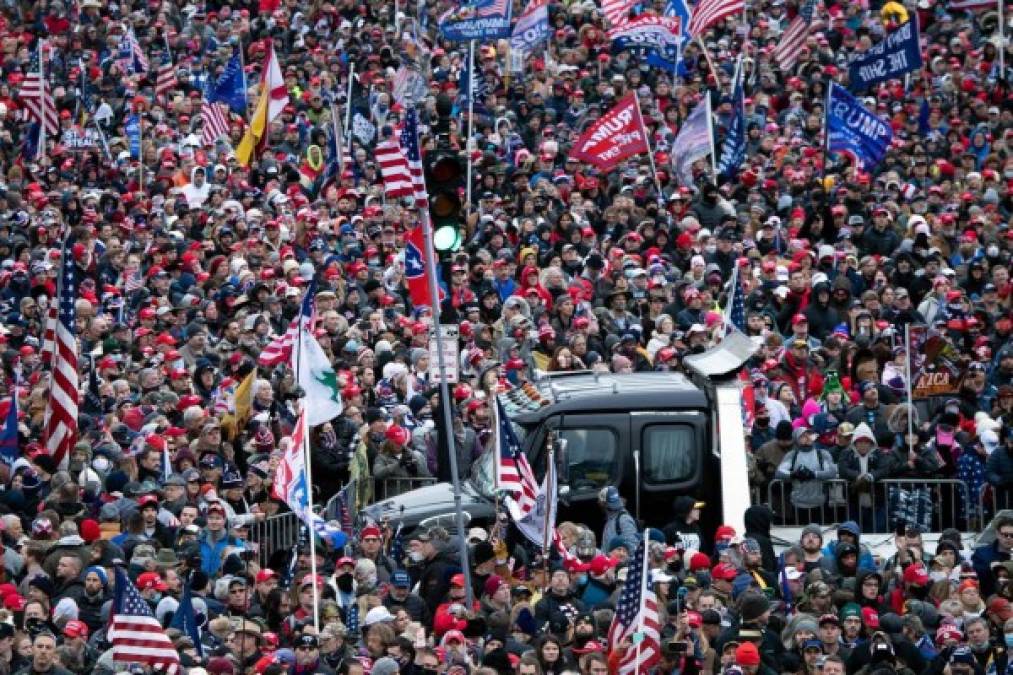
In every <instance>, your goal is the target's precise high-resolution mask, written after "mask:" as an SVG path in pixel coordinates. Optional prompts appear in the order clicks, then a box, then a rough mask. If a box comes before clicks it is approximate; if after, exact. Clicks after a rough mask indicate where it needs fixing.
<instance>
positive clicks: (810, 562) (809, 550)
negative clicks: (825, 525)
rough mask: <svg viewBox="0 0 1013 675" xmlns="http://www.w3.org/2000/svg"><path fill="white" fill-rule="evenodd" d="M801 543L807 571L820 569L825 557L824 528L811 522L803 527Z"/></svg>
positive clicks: (803, 560) (803, 561)
mask: <svg viewBox="0 0 1013 675" xmlns="http://www.w3.org/2000/svg"><path fill="white" fill-rule="evenodd" d="M799 545H800V546H801V547H802V563H803V564H804V565H805V571H806V572H812V571H813V570H815V569H819V568H820V566H821V562H822V559H823V530H822V529H820V526H819V525H816V524H810V525H806V526H805V527H804V528H803V529H802V536H801V537H799Z"/></svg>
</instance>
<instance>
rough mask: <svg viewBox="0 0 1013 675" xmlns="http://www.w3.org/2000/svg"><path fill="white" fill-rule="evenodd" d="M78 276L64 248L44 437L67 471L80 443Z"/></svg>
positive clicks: (59, 463)
mask: <svg viewBox="0 0 1013 675" xmlns="http://www.w3.org/2000/svg"><path fill="white" fill-rule="evenodd" d="M75 282H76V279H75V275H74V259H73V257H72V256H71V255H70V248H69V246H67V245H65V246H64V248H63V255H62V256H61V260H60V290H59V293H58V297H57V300H56V302H57V303H58V308H57V310H58V311H57V318H56V322H55V326H54V328H53V352H52V355H51V361H52V375H51V377H50V390H49V402H48V403H47V404H46V411H45V416H44V418H43V427H44V428H43V434H44V437H45V446H46V452H48V453H49V454H50V455H51V456H52V457H53V459H55V460H56V465H57V466H59V467H60V468H66V466H67V463H68V461H69V458H70V449H71V448H72V447H74V443H75V442H76V441H77V406H78V400H79V399H78V391H77V384H78V375H77V357H78V353H77V337H76V336H75V334H74V331H75V323H76V318H77V317H76V311H75V308H74V302H75V301H76V300H77V284H76V283H75Z"/></svg>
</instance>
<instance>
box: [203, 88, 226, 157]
mask: <svg viewBox="0 0 1013 675" xmlns="http://www.w3.org/2000/svg"><path fill="white" fill-rule="evenodd" d="M200 118H201V122H203V123H204V127H203V129H202V131H201V143H203V144H204V145H206V146H212V145H214V144H215V143H216V142H218V139H219V138H221V137H222V136H228V135H229V107H228V106H227V105H225V104H224V103H209V102H208V100H207V98H206V97H205V98H204V99H203V100H202V101H201V106H200Z"/></svg>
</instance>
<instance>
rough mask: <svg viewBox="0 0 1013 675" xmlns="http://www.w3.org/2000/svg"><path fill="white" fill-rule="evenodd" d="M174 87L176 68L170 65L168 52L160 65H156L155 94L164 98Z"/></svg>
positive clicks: (170, 60) (170, 58)
mask: <svg viewBox="0 0 1013 675" xmlns="http://www.w3.org/2000/svg"><path fill="white" fill-rule="evenodd" d="M175 87H176V68H175V66H173V65H172V57H171V56H170V55H169V54H166V55H165V58H164V59H162V65H160V66H159V67H158V73H157V74H156V75H155V96H156V97H157V98H164V97H165V96H166V95H167V94H168V93H169V92H171V91H172V90H173V89H174V88H175Z"/></svg>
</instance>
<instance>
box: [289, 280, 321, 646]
mask: <svg viewBox="0 0 1013 675" xmlns="http://www.w3.org/2000/svg"><path fill="white" fill-rule="evenodd" d="M311 290H313V289H312V286H307V288H306V292H307V293H309V292H310V291H311ZM305 330H306V321H305V319H303V314H302V308H301V307H300V309H299V334H298V336H297V338H298V339H297V340H296V343H295V373H294V375H295V381H296V383H298V382H299V370H300V361H301V360H302V341H303V332H304V331H305ZM302 395H303V397H305V396H306V392H305V391H304V392H302ZM299 415H300V416H301V417H302V419H303V421H302V424H303V429H302V448H300V450H301V451H302V453H303V463H304V464H305V466H306V509H307V511H308V513H309V514H312V513H313V469H312V468H311V461H310V460H311V457H310V443H309V437H310V425H309V421H308V420H307V419H306V417H305V415H306V403H305V401H303V405H302V410H301V411H300V412H299ZM307 528H308V530H309V537H310V574H311V575H313V628H314V629H316V631H317V632H318V633H319V632H320V589H319V588H317V534H316V532H314V531H313V528H312V527H311V526H310V525H309V524H308V523H307Z"/></svg>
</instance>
